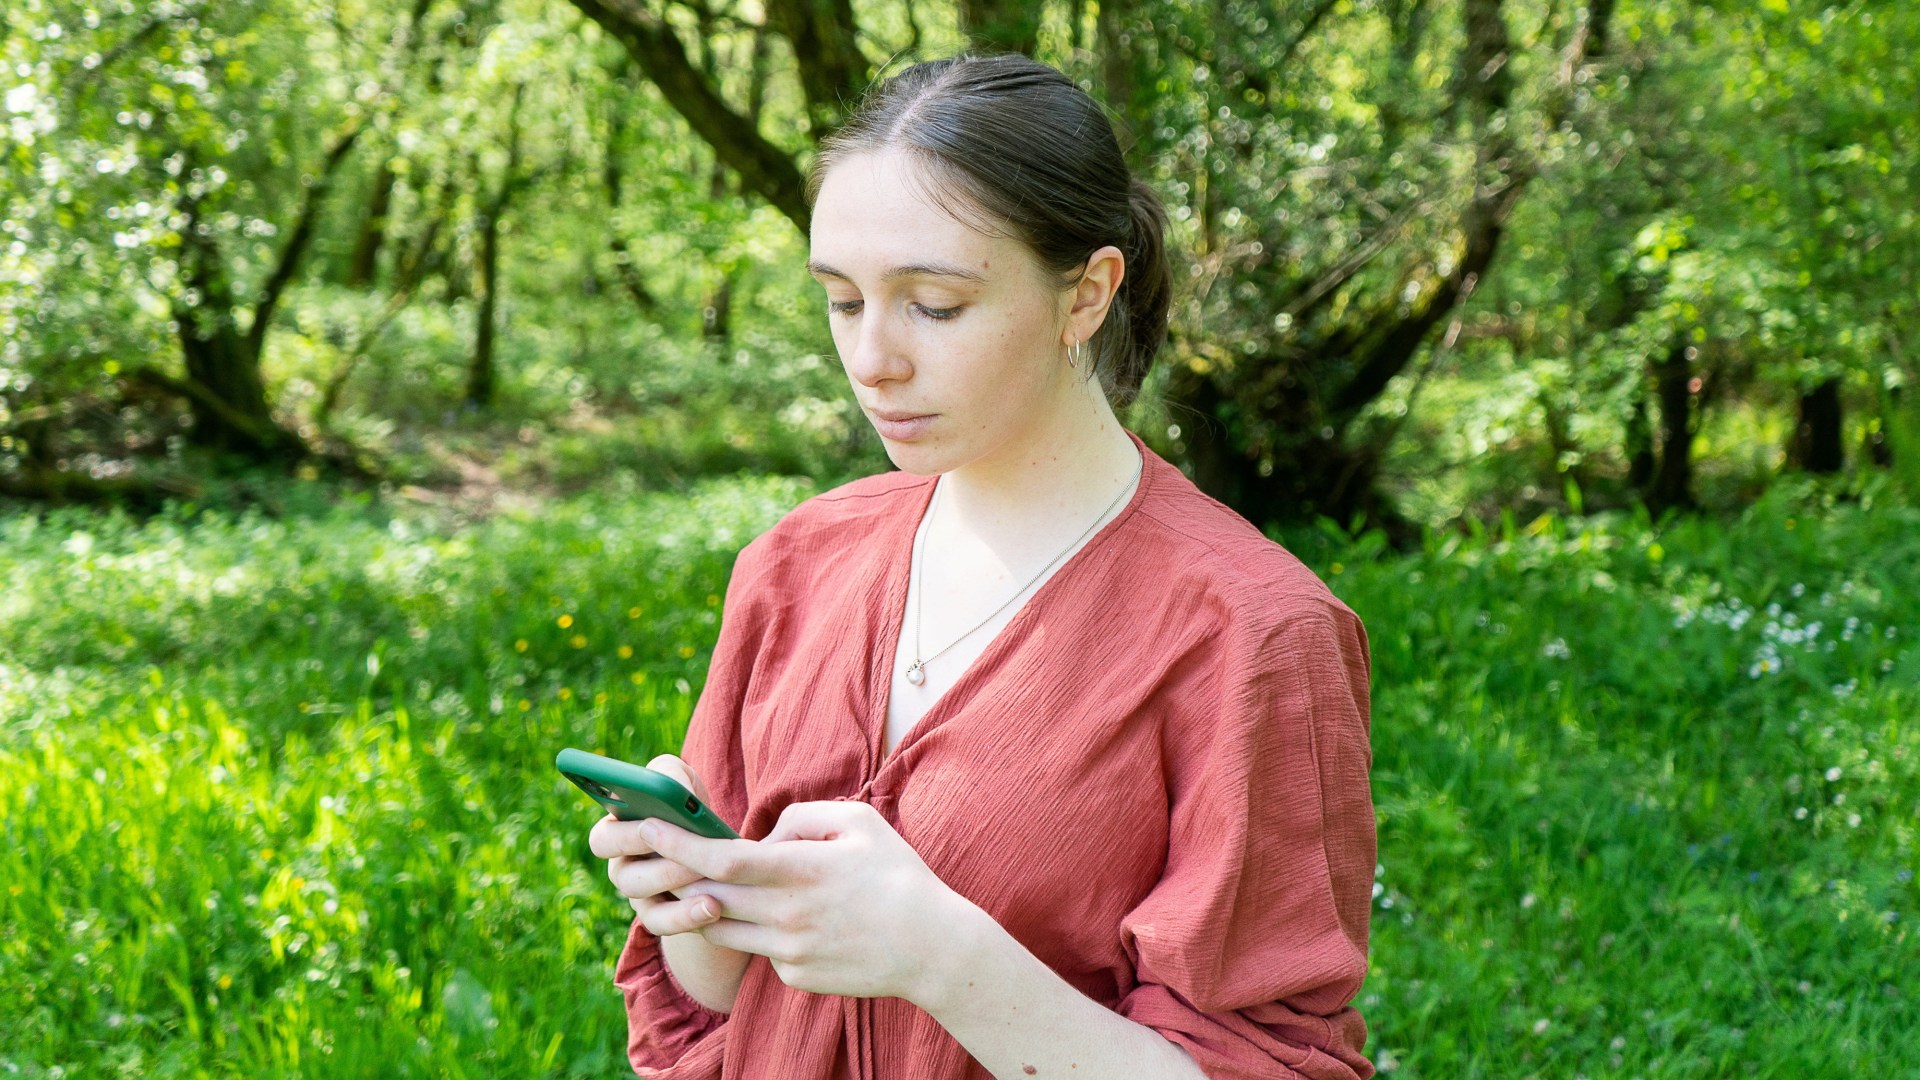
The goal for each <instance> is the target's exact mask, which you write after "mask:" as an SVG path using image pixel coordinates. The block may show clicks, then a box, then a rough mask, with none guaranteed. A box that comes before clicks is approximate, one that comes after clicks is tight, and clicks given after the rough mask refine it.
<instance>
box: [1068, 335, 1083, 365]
mask: <svg viewBox="0 0 1920 1080" xmlns="http://www.w3.org/2000/svg"><path fill="white" fill-rule="evenodd" d="M1067 366H1068V367H1070V368H1078V367H1079V366H1080V342H1079V340H1078V339H1076V340H1075V341H1074V343H1073V345H1072V347H1071V348H1069V349H1067Z"/></svg>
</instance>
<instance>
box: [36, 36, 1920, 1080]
mask: <svg viewBox="0 0 1920 1080" xmlns="http://www.w3.org/2000/svg"><path fill="white" fill-rule="evenodd" d="M969 46H971V47H973V48H976V49H982V50H990V49H1015V50H1020V51H1025V52H1028V53H1031V54H1033V55H1035V56H1037V57H1039V58H1041V59H1043V60H1045V61H1047V62H1050V63H1053V64H1055V65H1057V66H1059V67H1060V68H1061V69H1062V70H1064V71H1066V72H1067V73H1068V74H1069V75H1070V76H1072V77H1073V78H1074V79H1076V80H1077V81H1078V82H1079V83H1080V85H1082V86H1083V87H1085V88H1086V89H1087V90H1088V92H1089V93H1091V94H1092V95H1093V96H1094V97H1095V98H1096V99H1097V100H1099V101H1101V102H1102V103H1103V104H1104V105H1105V106H1106V107H1107V108H1108V109H1109V111H1110V115H1111V116H1112V117H1113V119H1114V121H1115V123H1116V127H1117V129H1118V130H1119V131H1120V132H1121V141H1122V146H1123V149H1124V150H1125V151H1126V154H1127V157H1128V159H1129V161H1130V163H1131V164H1132V165H1133V167H1134V169H1135V170H1136V171H1137V172H1138V173H1139V174H1140V175H1142V176H1143V177H1144V178H1146V179H1147V180H1148V182H1149V183H1151V184H1152V185H1153V187H1154V188H1155V190H1156V191H1158V192H1159V194H1160V195H1161V197H1162V199H1163V200H1164V201H1165V202H1166V204H1167V206H1168V208H1169V210H1170V214H1171V218H1172V223H1173V236H1172V237H1171V245H1170V248H1171V253H1172V257H1173V260H1174V269H1175V274H1176V281H1177V284H1178V288H1177V292H1176V300H1175V308H1174V312H1173V315H1172V319H1171V325H1170V338H1169V342H1168V347H1167V348H1166V350H1164V351H1163V353H1162V355H1161V358H1160V360H1159V362H1158V364H1157V365H1156V368H1155V370H1154V372H1153V374H1152V376H1151V377H1150V379H1149V382H1148V385H1147V389H1146V393H1145V394H1143V396H1142V399H1141V400H1140V402H1138V403H1137V404H1136V405H1135V406H1133V407H1132V409H1131V410H1130V411H1129V412H1128V414H1127V415H1126V416H1125V417H1124V418H1123V419H1124V420H1125V421H1126V422H1127V423H1128V425H1129V426H1130V427H1132V428H1133V429H1134V430H1136V431H1138V432H1140V433H1141V435H1142V436H1143V437H1144V438H1145V439H1146V440H1147V441H1148V442H1149V443H1150V444H1151V445H1153V446H1154V447H1155V449H1156V450H1158V451H1159V452H1160V453H1162V454H1163V455H1165V456H1167V457H1168V458H1169V459H1170V460H1172V461H1175V462H1176V463H1178V464H1179V465H1181V467H1182V468H1183V469H1185V470H1187V471H1188V472H1189V474H1190V475H1191V476H1192V477H1193V478H1194V479H1195V481H1196V482H1197V483H1199V484H1200V485H1201V486H1202V487H1203V488H1204V489H1205V490H1207V491H1208V492H1210V493H1212V494H1214V495H1215V496H1216V497H1218V498H1220V499H1222V500H1223V501H1225V502H1226V503H1228V504H1229V505H1231V506H1232V507H1234V508H1235V509H1236V510H1238V511H1239V512H1241V513H1242V514H1244V515H1245V516H1247V517H1248V518H1249V519H1250V520H1252V521H1254V522H1256V523H1257V524H1259V525H1261V526H1262V527H1263V528H1266V529H1267V530H1268V531H1269V533H1270V535H1273V536H1274V537H1275V538H1276V539H1279V540H1281V541H1282V542H1283V543H1285V544H1286V545H1287V546H1288V547H1289V548H1290V549H1291V550H1293V551H1295V553H1296V554H1299V555H1300V556H1301V557H1302V558H1303V559H1304V560H1306V561H1307V562H1308V563H1309V564H1310V565H1311V566H1313V567H1314V569H1315V570H1316V572H1318V573H1320V574H1321V576H1322V577H1323V578H1324V579H1325V580H1327V581H1328V583H1329V584H1330V585H1331V586H1332V587H1333V588H1334V590H1335V591H1336V592H1337V593H1338V594H1339V595H1340V596H1341V597H1342V598H1343V599H1344V600H1346V601H1347V602H1348V603H1349V604H1350V605H1351V606H1353V607H1354V609H1355V610H1356V611H1357V612H1359V613H1360V614H1361V616H1362V618H1363V619H1364V620H1365V621H1366V622H1367V625H1368V627H1369V630H1370V634H1371V637H1372V641H1373V645H1374V663H1375V668H1374V688H1373V689H1374V715H1375V727H1374V744H1375V750H1376V760H1375V771H1374V786H1375V800H1376V805H1377V807H1378V808H1379V815H1380V829H1381V832H1380V835H1381V853H1382V854H1381V865H1380V867H1379V868H1378V874H1377V877H1378V881H1377V884H1376V888H1375V893H1376V895H1375V911H1374V918H1375V921H1374V928H1373V930H1374V936H1373V947H1374V970H1373V972H1372V974H1370V976H1369V979H1368V982H1367V985H1366V987H1365V988H1363V990H1362V996H1361V998H1360V999H1359V1000H1357V1001H1356V1005H1357V1006H1359V1007H1360V1008H1361V1009H1362V1011H1363V1012H1364V1014H1365V1015H1366V1016H1367V1017H1368V1020H1369V1024H1370V1028H1371V1031H1372V1038H1371V1040H1370V1042H1369V1045H1368V1053H1369V1054H1370V1055H1371V1056H1372V1057H1374V1059H1375V1060H1376V1062H1377V1063H1378V1065H1379V1067H1380V1069H1381V1070H1382V1071H1383V1072H1388V1073H1397V1074H1399V1075H1406V1076H1419V1075H1432V1076H1443V1075H1444V1076H1455V1075H1469V1076H1473V1075H1485V1076H1502V1077H1505V1076H1524V1075H1538V1076H1554V1077H1559V1076H1574V1075H1585V1076H1614V1075H1618V1076H1704V1075H1730V1076H1733V1075H1737V1076H1772V1075H1779V1076H1794V1077H1802V1076H1823V1075H1839V1074H1841V1073H1852V1072H1866V1073H1879V1074H1895V1073H1899V1072H1902V1071H1904V1070H1906V1069H1907V1068H1909V1067H1910V1064H1911V1062H1912V1061H1914V1060H1916V1059H1920V1034H1916V1033H1920V1007H1917V1006H1916V1003H1915V1001H1914V994H1913V988H1912V987H1911V985H1909V983H1910V980H1907V979H1905V978H1904V977H1901V976H1900V975H1898V972H1900V971H1903V970H1904V971H1912V970H1920V947H1917V944H1916V942H1915V940H1914V938H1913V936H1912V931H1911V921H1912V919H1913V918H1914V917H1915V915H1916V914H1917V913H1920V903H1917V902H1916V901H1920V888H1917V887H1916V886H1915V884H1914V882H1913V872H1912V867H1913V865H1914V859H1915V856H1914V850H1915V843H1916V837H1915V828H1914V822H1915V821H1916V820H1920V736H1917V735H1916V732H1915V730H1914V726H1913V722H1912V719H1911V718H1912V717H1913V716H1914V715H1915V714H1916V709H1915V705H1916V703H1917V701H1920V692H1917V691H1916V690H1915V687H1916V686H1920V651H1916V650H1914V649H1912V648H1911V647H1910V646H1908V644H1907V641H1908V638H1909V637H1910V636H1911V635H1912V634H1913V633H1914V632H1915V626H1916V623H1917V622H1920V619H1916V615H1920V611H1917V610H1916V608H1920V604H1916V602H1915V600H1914V599H1913V598H1914V597H1915V596H1920V577H1917V576H1916V573H1917V572H1916V570H1915V567H1917V566H1920V541H1916V539H1915V538H1916V537H1920V510H1916V505H1920V394H1916V393H1914V392H1913V391H1912V389H1911V387H1912V385H1913V382H1914V380H1915V379H1916V378H1917V377H1920V290H1916V277H1917V276H1920V244H1916V243H1915V240H1916V232H1917V231H1920V191H1916V188H1917V187H1920V109H1917V108H1916V107H1915V102H1917V101H1920V66H1916V65H1915V64H1914V62H1913V58H1914V57H1915V56H1916V55H1920V7H1916V6H1915V5H1911V4H1887V3H1875V2H1867V0H1852V2H1847V3H1834V4H1816V3H1807V2H1800V0H1757V2H1738V3H1735V2H1721V0H1708V2H1700V3H1690V2H1681V0H1589V2H1588V3H1585V4H1577V3H1572V2H1567V0H1224V2H1219V3H1199V2H1189V0H1112V2H1097V0H1056V2H1050V3H1018V2H1012V0H962V2H960V3H957V4H956V3H945V2H933V0H907V2H898V0H871V2H868V0H862V2H859V3H853V2H851V0H764V2H750V0H731V2H730V0H712V2H706V0H574V2H572V3H566V2H560V0H547V2H541V0H491V2H484V0H408V2H407V3H401V4H376V3H368V2H364V0H241V2H220V3H215V2H211V0H163V2H156V3H133V2H130V0H121V2H119V3H96V4H87V3H78V2H68V0H18V2H15V3H10V4H8V5H7V6H6V8H5V10H4V12H0V95H3V96H0V123H4V125H5V127H4V130H0V533H3V534H4V538H5V539H4V543H3V544H0V575H3V576H0V581H4V585H5V592H4V594H0V841H3V842H4V843H5V845H6V847H7V849H8V856H7V858H6V860H3V861H0V912H5V913H6V916H7V917H6V918H4V919H0V1071H5V1072H8V1073H18V1074H22V1075H28V1076H76V1075H113V1074H125V1075H135V1076H174V1075H178V1076H207V1075H214V1076H229V1075H235V1076H237V1075H242V1074H245V1075H256V1076H257V1075H263V1074H265V1075H341V1076H357V1075H368V1074H369V1073H379V1074H389V1075H435V1076H445V1075H473V1076H488V1075H498V1074H501V1073H512V1074H515V1075H523V1074H526V1073H530V1072H531V1073H537V1074H541V1075H567V1076H571V1075H589V1074H604V1073H605V1072H607V1071H608V1070H614V1069H620V1068H624V1067H625V1062H624V1058H623V1055H622V1053H621V1050H622V1047H623V1040H624V1029H623V1019H622V1017H621V1015H620V1012H619V1002H618V997H617V994H614V993H613V992H612V990H611V986H610V982H609V976H610V969H611V963H612V957H613V953H614V951H615V950H616V949H617V946H618V943H619V939H620V936H621V934H622V933H623V932H624V928H625V919H624V917H623V911H624V907H623V906H622V905H620V904H618V903H617V902H613V900H617V898H612V899H610V898H611V896H612V894H611V892H610V890H609V888H608V887H607V885H606V883H605V881H604V878H603V877H600V876H599V874H600V870H599V867H598V866H597V864H596V863H595V861H594V860H593V859H592V858H591V856H590V855H589V854H588V853H587V852H586V849H585V840H584V838H585V829H586V825H587V824H589V823H590V818H591V813H590V808H588V807H586V806H585V805H584V801H583V800H579V799H578V798H577V796H575V795H573V794H572V793H571V792H570V791H569V790H568V789H566V788H564V786H563V784H564V782H563V781H559V780H557V779H555V778H553V777H552V773H551V769H550V766H549V764H548V763H549V762H550V760H551V757H552V752H553V750H554V749H557V748H558V747H559V746H561V745H569V744H572V745H582V746H591V747H595V748H598V749H602V750H607V751H609V752H614V753H618V754H620V755H621V756H624V757H629V758H635V759H639V760H645V759H646V758H647V757H648V756H651V754H653V753H658V752H666V751H671V750H673V749H675V748H677V746H678V744H679V739H680V737H681V734H682V733H683V732H684V725H685V722H686V716H687V712H688V709H689V708H690V707H691V703H692V701H693V700H694V698H695V697H696V696H697V694H698V692H699V686H700V684H701V681H702V679H703V677H704V673H705V665H706V659H707V657H708V655H709V652H710V649H711V647H712V642H713V636H714V634H715V633H716V631H717V609H718V604H719V598H720V596H721V595H722V594H723V593H724V590H725V584H726V577H727V573H728V569H729V567H730V566H731V560H732V556H733V553H734V552H735V551H737V550H738V548H739V546H740V545H742V544H744V543H745V542H746V541H747V540H748V539H750V538H751V537H752V536H753V535H755V534H757V533H758V532H759V531H760V530H762V529H764V528H766V527H767V526H768V525H770V524H771V523H772V522H773V521H774V520H777V518H778V517H779V515H780V514H781V513H782V512H784V511H785V510H786V509H788V508H790V507H791V506H793V505H794V504H795V503H797V502H798V501H799V500H801V499H803V498H805V497H807V496H808V495H810V494H814V493H817V492H818V491H821V490H824V489H825V488H826V487H829V486H832V485H833V484H836V483H839V482H842V481H844V480H846V479H850V478H852V477H855V476H860V475H864V474H867V473H871V472H874V471H878V470H880V469H884V468H886V467H887V462H886V459H885V456H884V454H883V453H882V451H881V449H880V447H879V444H878V440H877V438H876V437H875V436H874V435H873V433H872V431H871V430H870V428H869V427H868V425H867V424H866V422H865V420H864V418H863V417H862V416H861V415H860V414H859V412H858V411H857V409H856V408H855V407H854V404H853V401H852V398H851V395H850V393H849V392H848V390H847V387H846V383H845V376H844V374H843V373H842V372H841V371H840V369H839V365H838V362H837V358H836V357H835V355H834V352H833V346H832V342H831V339H830V336H829V334H828V332H827V326H826V320H825V317H824V303H823V299H822V297H821V296H820V295H819V292H818V287H817V286H816V285H814V284H813V283H812V282H811V281H810V279H808V278H807V276H806V274H805V272H804V269H803V264H804V261H805V258H806V239H805V237H806V233H805V229H806V221H807V211H806V208H805V206H804V202H803V200H802V198H801V196H800V183H801V181H800V178H801V176H802V175H803V173H804V168H805V165H806V162H807V160H808V157H809V155H810V154H811V152H812V150H813V148H814V147H815V146H816V145H817V143H818V141H819V139H820V138H821V137H823V136H824V135H825V134H826V133H828V132H830V131H832V130H833V128H834V126H835V125H836V124H837V123H838V122H839V121H840V120H841V119H842V118H843V117H844V116H845V115H846V113H847V110H848V109H849V107H850V106H851V104H852V103H853V102H854V101H855V100H857V98H858V95H859V94H860V92H861V91H862V89H863V88H864V87H866V86H867V85H868V84H869V83H870V82H871V81H872V80H874V79H875V78H877V77H882V76H884V75H885V74H886V73H888V72H891V71H895V70H898V69H899V67H901V66H903V65H905V64H907V63H911V62H913V61H915V60H918V59H928V58H934V57H939V56H944V55H950V54H951V53H953V52H954V51H957V50H958V49H961V48H963V47H969ZM1839 1062H1845V1063H1846V1065H1845V1066H1841V1065H1839V1064H1837V1063H1839Z"/></svg>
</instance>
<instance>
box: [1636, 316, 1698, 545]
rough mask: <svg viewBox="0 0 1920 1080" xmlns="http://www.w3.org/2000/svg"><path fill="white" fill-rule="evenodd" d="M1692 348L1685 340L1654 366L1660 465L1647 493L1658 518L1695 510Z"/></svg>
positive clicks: (1672, 347) (1649, 508)
mask: <svg viewBox="0 0 1920 1080" xmlns="http://www.w3.org/2000/svg"><path fill="white" fill-rule="evenodd" d="M1692 351H1693V347H1692V346H1690V345H1688V344H1687V343H1686V338H1685V337H1684V336H1682V337H1681V338H1680V339H1679V340H1676V341H1675V342H1674V343H1673V345H1672V346H1671V347H1670V348H1668V349H1667V354H1666V356H1665V357H1664V358H1662V359H1661V360H1660V361H1659V362H1658V363H1656V364H1655V365H1654V369H1653V375H1654V382H1655V385H1656V387H1657V389H1656V394H1657V395H1658V397H1659V400H1660V462H1659V465H1658V467H1657V468H1656V470H1655V472H1654V475H1653V485H1652V486H1651V487H1650V488H1648V489H1647V494H1646V503H1647V509H1648V510H1650V511H1651V512H1652V513H1653V515H1654V516H1655V517H1659V516H1660V514H1661V513H1662V512H1664V511H1666V510H1693V509H1697V508H1698V507H1699V503H1698V502H1697V501H1696V500H1695V499H1694V497H1693V433H1694V431H1695V429H1696V422H1695V417H1694V409H1693V393H1694V392H1693V387H1692V385H1691V384H1692V381H1693V364H1692V358H1691V355H1690V354H1691V353H1692Z"/></svg>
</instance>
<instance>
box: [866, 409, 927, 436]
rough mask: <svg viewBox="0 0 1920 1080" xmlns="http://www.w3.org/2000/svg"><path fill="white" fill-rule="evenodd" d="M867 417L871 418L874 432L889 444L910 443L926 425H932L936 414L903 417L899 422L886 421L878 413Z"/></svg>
mask: <svg viewBox="0 0 1920 1080" xmlns="http://www.w3.org/2000/svg"><path fill="white" fill-rule="evenodd" d="M867 415H868V416H870V417H872V418H873V426H874V430H876V431H878V432H879V433H880V437H881V438H883V439H886V440H888V441H889V442H912V441H913V440H915V439H917V438H919V437H920V436H921V434H923V433H924V432H925V431H926V430H927V427H928V425H930V424H932V423H933V421H934V419H935V417H936V416H937V415H938V414H935V413H929V414H927V415H926V416H913V417H904V418H902V419H899V420H888V419H887V418H886V417H884V416H882V415H881V414H879V413H868V414H867Z"/></svg>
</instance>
